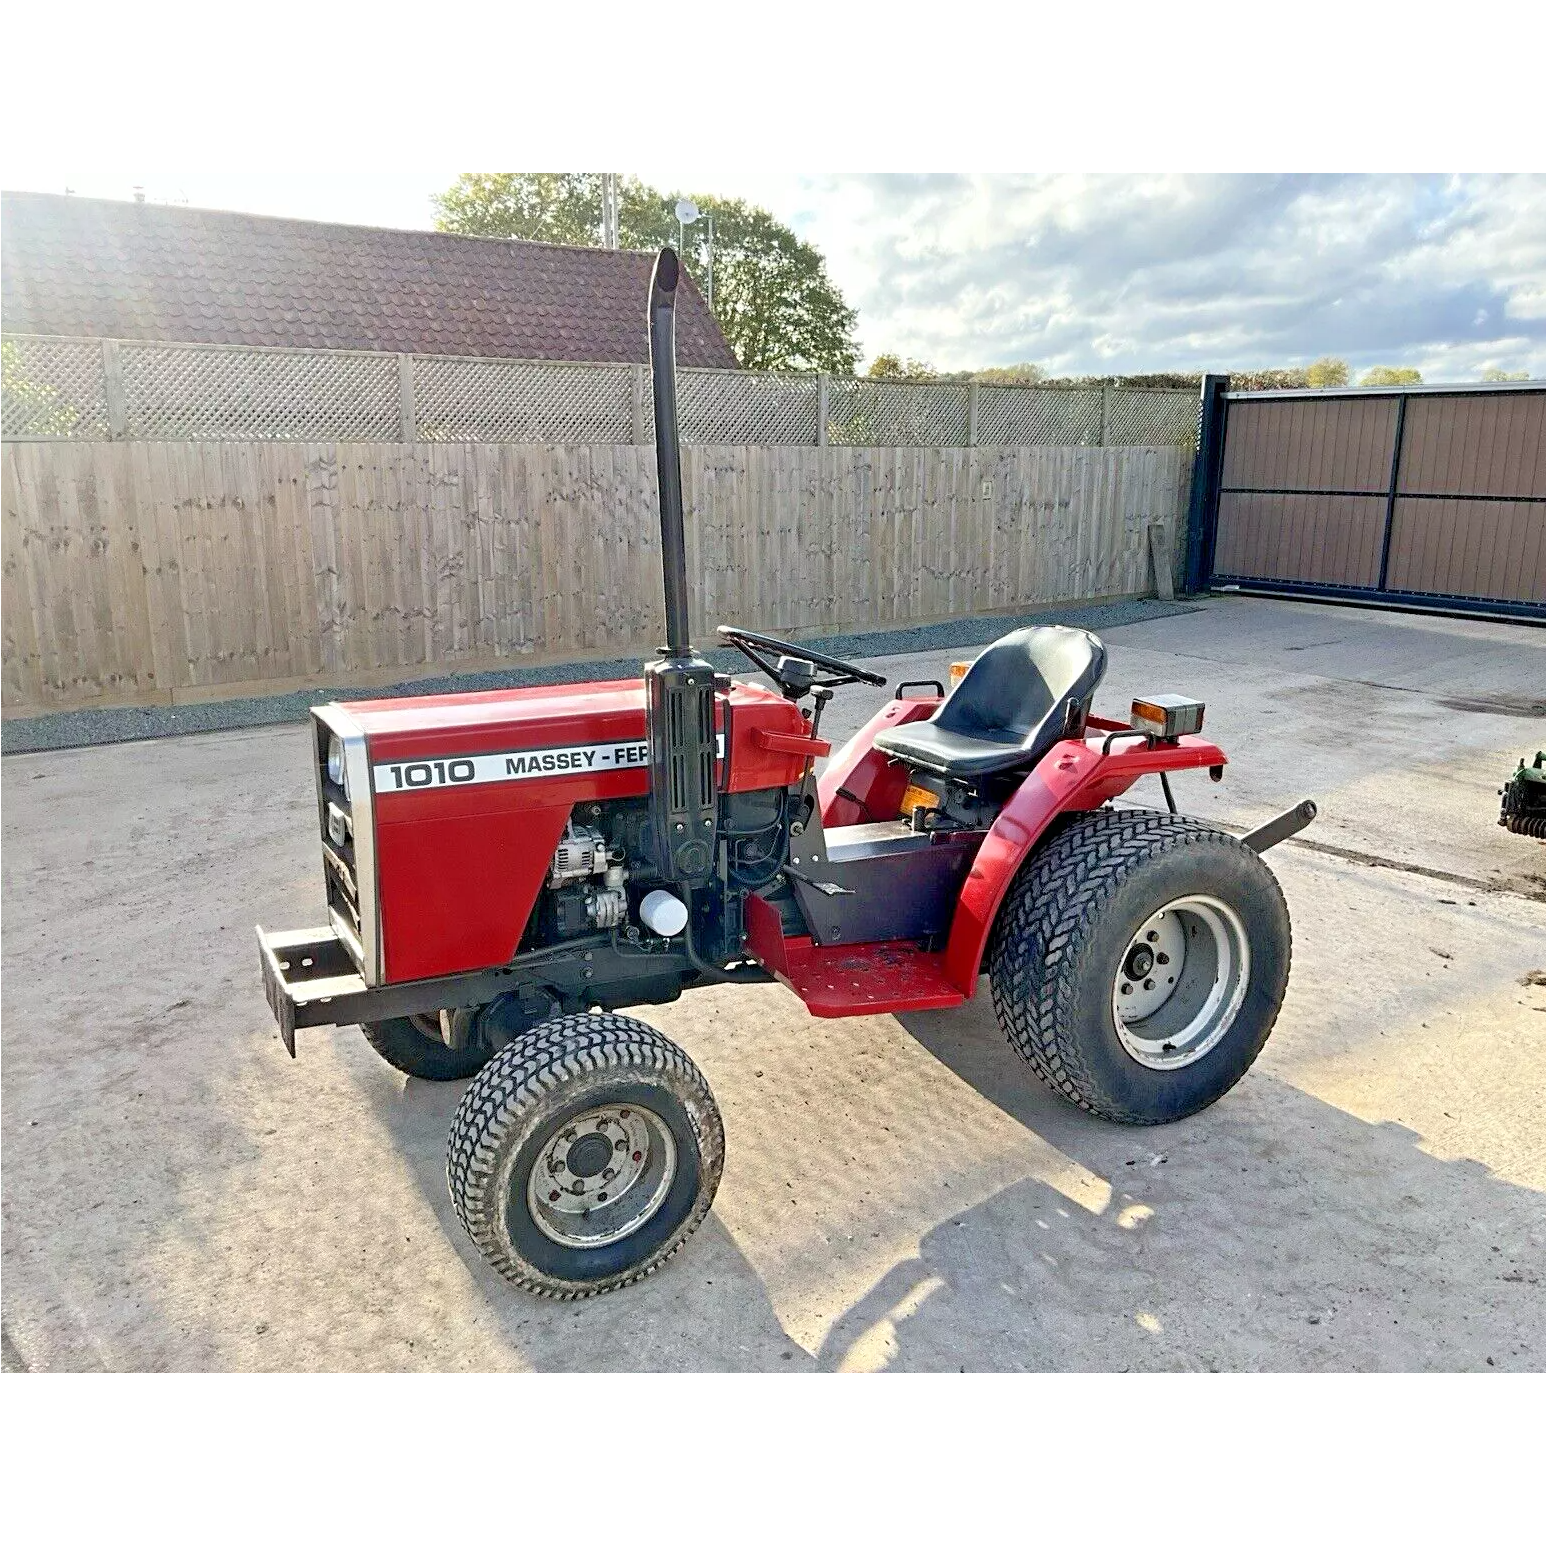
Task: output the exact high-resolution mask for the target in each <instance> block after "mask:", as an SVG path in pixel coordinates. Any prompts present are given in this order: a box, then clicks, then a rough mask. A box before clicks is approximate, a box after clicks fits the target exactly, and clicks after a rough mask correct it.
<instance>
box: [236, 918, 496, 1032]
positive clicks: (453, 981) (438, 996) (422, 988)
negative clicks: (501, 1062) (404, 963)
mask: <svg viewBox="0 0 1546 1546" xmlns="http://www.w3.org/2000/svg"><path fill="white" fill-rule="evenodd" d="M258 955H259V959H260V961H261V963H262V966H263V991H264V993H265V994H266V995H267V997H268V1007H269V1008H270V1009H271V1010H273V1012H274V1018H275V1020H277V1021H278V1022H279V1036H280V1039H281V1040H282V1041H283V1042H284V1044H285V1051H286V1052H288V1053H289V1054H290V1056H291V1057H294V1056H295V1032H296V1028H297V1027H305V1026H316V1025H364V1024H368V1023H369V1022H371V1021H373V1020H394V1019H397V1018H398V1017H399V1016H401V1015H419V1014H433V1013H436V1012H437V1011H439V1010H442V1009H470V1008H472V1007H474V1006H475V1005H478V1004H487V1003H489V1002H491V1001H492V1000H494V999H496V998H498V997H499V995H500V994H501V993H507V992H509V990H510V986H511V983H510V979H511V978H512V977H513V976H514V975H515V974H514V972H512V971H510V970H509V969H505V968H499V969H495V970H491V971H482V972H465V973H460V974H458V975H455V976H450V977H427V978H422V979H420V980H419V981H417V982H398V983H391V984H389V985H387V986H386V987H381V988H369V987H366V985H365V979H364V978H363V977H361V976H360V973H359V969H358V967H357V966H356V964H355V960H354V957H353V956H352V955H350V953H349V950H348V947H347V946H346V945H345V944H344V942H343V941H342V940H341V939H339V937H338V936H337V934H335V933H334V932H333V930H332V929H275V930H265V929H262V928H260V929H259V930H258Z"/></svg>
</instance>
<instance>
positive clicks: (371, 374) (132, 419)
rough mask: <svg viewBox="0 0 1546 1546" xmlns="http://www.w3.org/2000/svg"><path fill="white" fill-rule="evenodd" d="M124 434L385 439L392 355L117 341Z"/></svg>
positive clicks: (391, 410) (391, 403) (389, 427)
mask: <svg viewBox="0 0 1546 1546" xmlns="http://www.w3.org/2000/svg"><path fill="white" fill-rule="evenodd" d="M118 348H119V357H120V360H121V362H122V371H123V393H124V413H125V420H126V423H125V430H124V437H123V438H125V439H129V440H245V439H252V440H395V439H397V436H398V429H399V415H398V387H397V359H396V356H395V355H390V354H356V353H352V352H350V353H345V352H343V351H340V350H322V349H229V348H209V347H204V346H189V347H178V346H177V345H175V344H168V345H160V346H156V345H144V344H120V345H119V346H118Z"/></svg>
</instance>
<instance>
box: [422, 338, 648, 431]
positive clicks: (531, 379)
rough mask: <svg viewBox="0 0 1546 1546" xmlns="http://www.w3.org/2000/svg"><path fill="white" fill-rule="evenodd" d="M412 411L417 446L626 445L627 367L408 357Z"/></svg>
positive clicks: (630, 391)
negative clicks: (472, 443) (430, 443)
mask: <svg viewBox="0 0 1546 1546" xmlns="http://www.w3.org/2000/svg"><path fill="white" fill-rule="evenodd" d="M413 407H414V419H415V424H416V429H417V433H418V437H419V439H420V440H489V441H492V440H506V441H525V442H530V443H540V442H550V443H551V442H558V443H572V444H583V443H586V442H590V443H599V442H611V443H614V444H615V443H622V444H627V443H628V442H629V441H631V440H632V439H633V431H634V425H633V418H634V378H633V368H632V367H631V366H628V365H562V364H557V365H555V364H548V363H546V362H541V361H533V360H469V359H456V358H451V357H447V356H434V355H415V356H413Z"/></svg>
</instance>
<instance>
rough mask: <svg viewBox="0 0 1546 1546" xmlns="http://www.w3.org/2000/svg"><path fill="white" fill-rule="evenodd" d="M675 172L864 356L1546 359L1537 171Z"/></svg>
mask: <svg viewBox="0 0 1546 1546" xmlns="http://www.w3.org/2000/svg"><path fill="white" fill-rule="evenodd" d="M16 170H17V169H15V168H12V169H11V170H10V171H9V172H8V173H7V175H6V178H5V183H6V186H7V187H11V188H42V189H48V190H53V191H60V190H62V189H63V188H64V187H66V186H68V187H71V188H73V189H74V190H75V191H76V192H77V193H81V194H97V195H102V196H108V197H120V198H127V197H130V196H132V185H133V183H134V182H135V181H136V180H137V181H138V182H139V183H140V184H141V185H142V186H143V188H144V190H145V194H146V197H147V198H149V199H151V200H154V201H157V202H178V203H182V202H186V203H189V204H193V205H201V206H210V207H215V208H226V209H244V210H250V211H252V212H254V213H259V214H276V215H293V216H301V217H304V218H309V219H319V220H338V221H344V222H352V223H361V224H368V225H385V226H404V227H414V226H428V225H430V224H431V223H432V219H433V212H432V210H431V206H430V195H431V193H433V192H434V191H436V190H437V189H441V188H444V187H446V186H447V185H449V183H450V182H451V181H452V180H453V179H454V176H455V173H454V172H452V171H450V170H445V171H436V170H433V169H427V168H425V169H415V170H412V171H407V172H399V173H394V174H391V175H379V174H377V175H364V176H355V175H353V174H350V175H348V176H347V177H344V178H339V177H337V176H331V177H327V178H322V177H315V178H307V177H306V176H304V175H299V174H296V175H286V176H277V175H276V176H263V175H250V174H244V173H241V172H230V173H215V174H200V175H198V176H193V177H184V176H175V175H174V176H167V177H156V176H153V175H150V174H148V173H147V174H145V175H143V176H142V177H140V178H138V179H134V178H127V179H125V178H113V177H90V176H80V177H71V176H69V175H67V174H63V173H60V172H58V171H45V172H42V173H41V174H37V175H33V176H31V177H25V176H23V177H18V176H17V175H15V174H16ZM636 175H638V176H640V177H642V178H643V179H644V180H645V181H646V182H649V183H651V184H652V185H654V186H656V187H659V188H661V189H663V190H682V191H691V192H694V193H709V194H719V195H722V196H733V197H741V198H745V199H748V200H750V201H752V202H754V203H758V204H761V205H763V206H764V207H766V208H767V209H769V210H771V211H772V212H773V213H774V214H775V215H777V216H778V217H779V218H780V219H782V220H784V221H785V222H786V223H788V224H789V225H791V226H793V228H794V229H795V230H796V231H797V232H798V233H799V234H800V235H801V236H802V237H804V238H805V239H806V240H808V241H810V242H812V243H813V244H814V245H815V246H816V247H817V248H818V249H820V251H821V252H822V253H823V254H824V255H825V256H826V259H827V264H828V271H829V273H830V274H831V276H832V278H833V280H834V281H835V282H836V283H837V285H838V287H839V288H840V289H841V290H842V292H843V294H844V296H845V298H846V299H847V301H848V303H849V304H850V305H852V306H855V307H857V309H858V312H859V327H858V334H859V341H860V347H861V355H862V358H863V359H864V360H865V361H868V360H870V359H873V358H874V357H875V355H877V354H880V353H882V352H886V353H893V354H900V355H903V356H911V357H914V358H918V359H922V360H925V361H927V362H929V363H930V364H932V365H934V366H935V367H936V368H938V369H941V370H964V369H972V368H982V367H985V366H990V365H1009V364H1015V363H1018V362H1021V361H1034V362H1035V363H1037V364H1039V365H1041V366H1042V367H1043V368H1045V369H1046V370H1047V371H1048V372H1050V373H1052V374H1054V375H1063V374H1083V373H1101V374H1107V373H1113V374H1121V373H1135V372H1143V371H1159V370H1199V369H1208V370H1230V369H1236V370H1242V369H1253V368H1265V367H1273V366H1289V365H1296V364H1307V363H1308V362H1309V361H1311V360H1312V359H1315V358H1317V357H1318V356H1320V355H1325V354H1331V355H1337V356H1340V357H1341V358H1343V359H1346V360H1347V361H1348V362H1349V364H1350V365H1351V366H1352V367H1353V369H1354V371H1355V372H1359V371H1363V370H1366V369H1368V368H1369V367H1370V366H1374V365H1396V366H1415V367H1416V368H1417V369H1419V370H1420V371H1421V372H1422V374H1423V379H1424V380H1426V381H1466V380H1475V379H1476V378H1477V377H1478V376H1479V375H1480V373H1481V372H1482V370H1484V369H1485V368H1487V367H1489V366H1494V367H1498V368H1502V369H1506V370H1527V371H1529V373H1530V374H1531V375H1532V376H1546V177H1543V176H1448V175H1442V176H1414V175H1408V174H1392V175H1361V174H1346V175H1344V174H1317V175H1306V176H1299V175H1219V176H1181V175H1176V176H1157V175H1131V176H1129V175H1100V176H1076V175H997V174H995V175H974V174H944V173H929V174H918V175H910V174H908V175H903V174H896V175H892V174H885V175H882V174H872V175H860V174H851V175H850V174H794V173H789V174H770V173H745V174H736V173H731V174H719V175H707V176H706V175H703V174H698V173H693V172H691V171H688V172H682V171H645V172H640V173H638V174H636Z"/></svg>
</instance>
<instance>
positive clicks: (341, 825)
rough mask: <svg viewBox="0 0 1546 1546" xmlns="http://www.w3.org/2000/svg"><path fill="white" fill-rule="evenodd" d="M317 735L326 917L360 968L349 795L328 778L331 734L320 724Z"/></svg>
mask: <svg viewBox="0 0 1546 1546" xmlns="http://www.w3.org/2000/svg"><path fill="white" fill-rule="evenodd" d="M316 731H317V737H316V740H317V794H318V799H317V815H318V820H319V822H320V825H321V832H320V834H319V835H320V837H321V840H322V874H323V880H324V883H325V885H326V888H327V907H328V913H329V914H330V916H331V917H332V920H333V923H334V926H335V927H336V928H337V929H338V933H339V936H340V937H341V938H342V939H343V941H344V944H345V945H347V946H348V947H349V950H350V953H351V954H352V955H353V956H354V958H355V960H356V961H357V962H359V963H360V965H361V967H362V968H363V966H364V963H365V948H364V944H363V941H364V939H365V936H366V930H365V926H364V917H363V915H362V912H361V901H360V879H359V866H358V861H357V858H356V854H355V821H354V810H353V806H352V803H351V801H350V798H349V795H348V794H346V793H345V792H344V790H343V788H342V787H341V786H340V785H338V784H335V783H334V782H333V781H332V779H330V778H329V777H328V771H327V747H328V741H329V740H330V739H331V737H332V735H333V731H331V730H330V729H329V728H328V726H327V725H325V724H323V723H322V722H321V721H317V722H316ZM367 798H369V797H368V795H367Z"/></svg>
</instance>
